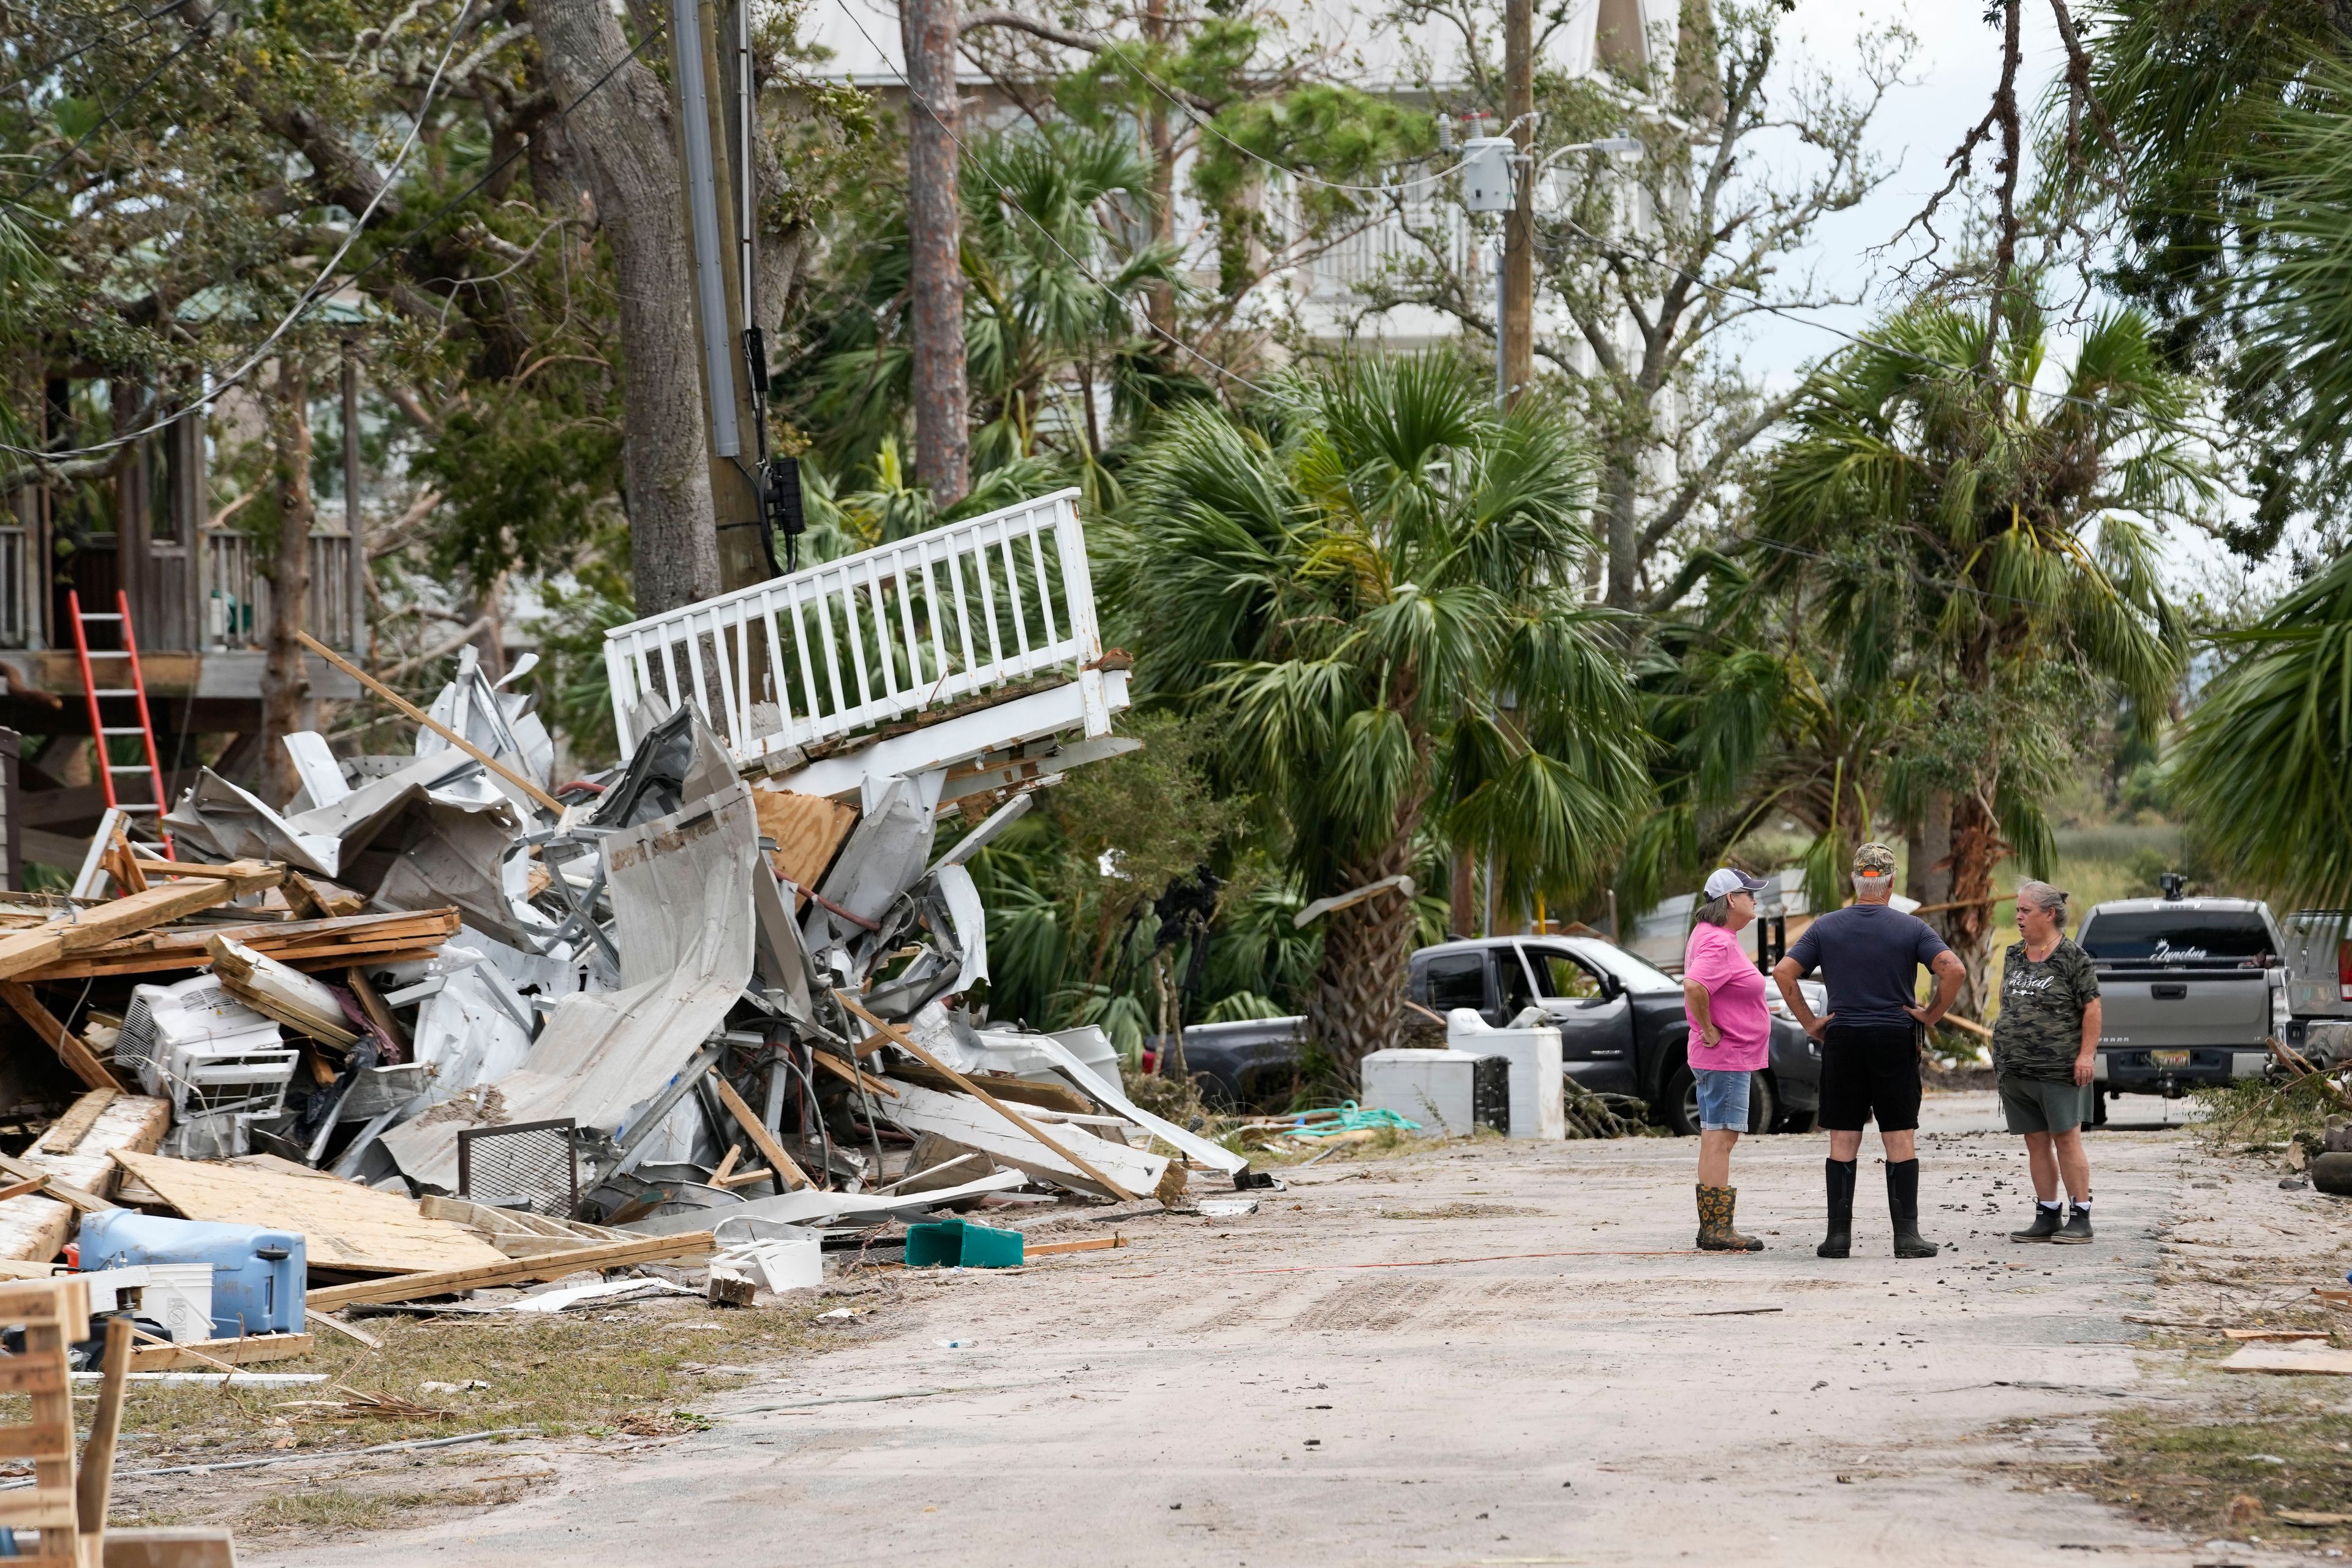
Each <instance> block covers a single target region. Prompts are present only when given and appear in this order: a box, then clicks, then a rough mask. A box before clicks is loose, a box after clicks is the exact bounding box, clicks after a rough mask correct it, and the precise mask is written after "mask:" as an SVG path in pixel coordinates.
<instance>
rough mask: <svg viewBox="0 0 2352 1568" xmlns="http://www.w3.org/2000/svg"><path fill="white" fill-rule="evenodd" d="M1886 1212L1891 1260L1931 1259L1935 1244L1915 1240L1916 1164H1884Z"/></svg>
mask: <svg viewBox="0 0 2352 1568" xmlns="http://www.w3.org/2000/svg"><path fill="white" fill-rule="evenodd" d="M1886 1212H1887V1214H1888V1215H1890V1216H1891V1217H1892V1218H1893V1219H1894V1221H1895V1257H1897V1258H1933V1257H1935V1256H1936V1253H1937V1247H1936V1244H1935V1243H1934V1242H1932V1241H1923V1240H1921V1239H1920V1237H1919V1162H1918V1161H1916V1160H1904V1161H1901V1162H1899V1163H1898V1162H1896V1161H1894V1160H1889V1161H1887V1162H1886Z"/></svg>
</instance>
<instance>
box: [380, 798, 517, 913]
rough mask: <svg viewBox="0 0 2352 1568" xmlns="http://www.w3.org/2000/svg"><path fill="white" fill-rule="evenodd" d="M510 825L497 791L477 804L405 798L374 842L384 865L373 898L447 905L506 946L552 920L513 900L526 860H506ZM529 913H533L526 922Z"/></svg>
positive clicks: (398, 906)
mask: <svg viewBox="0 0 2352 1568" xmlns="http://www.w3.org/2000/svg"><path fill="white" fill-rule="evenodd" d="M516 832H517V825H516V823H515V821H514V816H513V808H512V807H511V806H510V805H508V803H507V801H506V799H505V798H504V797H503V796H501V797H499V799H498V800H496V801H494V802H491V803H490V804H488V805H482V806H450V805H442V804H441V803H440V802H439V801H437V800H435V799H432V798H429V797H428V798H426V799H425V800H423V801H419V802H415V803H413V804H412V805H411V806H410V808H409V810H408V811H407V813H406V814H405V815H404V816H403V817H402V819H401V821H400V823H399V824H398V831H397V833H396V834H394V835H393V836H390V837H386V838H384V839H383V840H382V841H380V842H379V844H378V845H377V846H376V850H377V851H378V852H382V851H384V850H389V851H390V852H391V854H392V856H393V858H392V861H391V864H390V865H389V866H387V867H385V868H384V870H383V877H382V879H381V880H379V881H377V882H376V884H375V888H374V901H375V902H376V903H377V904H378V905H379V906H381V907H383V908H385V909H393V910H432V909H446V908H450V907H453V906H454V907H455V908H456V909H457V912H458V913H459V914H460V915H462V916H463V917H465V921H466V923H467V925H470V926H473V927H475V928H476V929H478V930H479V931H487V932H488V933H489V934H490V935H492V936H495V937H497V938H498V939H499V941H500V942H506V943H508V944H509V945H510V946H514V947H527V946H533V945H535V943H533V942H532V940H531V939H532V936H533V935H534V934H537V933H543V932H546V931H552V930H553V929H554V922H553V921H549V920H547V919H546V918H545V917H544V916H540V915H538V911H536V910H530V907H529V905H527V904H525V903H523V902H522V901H521V900H519V899H518V898H516V897H515V895H516V894H517V893H520V891H521V890H522V885H523V877H524V875H525V874H526V873H527V870H528V865H527V863H526V862H524V861H523V860H521V859H520V857H510V855H509V852H510V851H511V850H512V849H513V847H514V837H515V834H516ZM526 910H529V912H530V915H532V916H533V917H535V918H532V919H529V920H526V919H525V918H524V912H525V911H526Z"/></svg>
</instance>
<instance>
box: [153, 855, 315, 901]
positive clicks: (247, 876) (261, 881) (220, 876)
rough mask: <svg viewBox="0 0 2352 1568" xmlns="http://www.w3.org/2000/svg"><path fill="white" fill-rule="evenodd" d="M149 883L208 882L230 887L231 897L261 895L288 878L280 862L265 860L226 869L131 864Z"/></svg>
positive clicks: (193, 864) (238, 862)
mask: <svg viewBox="0 0 2352 1568" xmlns="http://www.w3.org/2000/svg"><path fill="white" fill-rule="evenodd" d="M132 864H133V865H135V866H136V867H137V868H139V870H140V871H141V873H142V874H143V875H144V876H146V877H147V878H148V879H150V880H151V881H152V880H153V879H156V878H161V877H178V878H182V879H189V880H196V881H202V880H205V879H213V880H215V881H223V882H226V883H228V884H229V891H230V893H231V894H232V895H234V896H240V897H241V896H242V895H244V894H247V893H262V892H267V891H268V890H269V889H272V888H275V887H278V886H279V885H280V884H281V883H283V882H284V881H285V879H286V877H287V874H288V873H287V868H286V867H285V865H284V863H283V862H277V863H273V862H270V861H267V860H231V861H229V862H228V863H227V864H226V865H225V866H205V865H200V864H198V863H197V862H195V861H193V860H148V859H143V858H142V859H140V860H136V861H133V862H132Z"/></svg>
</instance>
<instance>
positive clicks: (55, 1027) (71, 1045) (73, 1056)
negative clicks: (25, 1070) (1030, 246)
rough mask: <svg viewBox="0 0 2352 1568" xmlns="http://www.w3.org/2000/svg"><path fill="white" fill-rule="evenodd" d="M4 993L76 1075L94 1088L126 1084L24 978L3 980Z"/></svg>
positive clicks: (0, 989)
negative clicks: (119, 1079)
mask: <svg viewBox="0 0 2352 1568" xmlns="http://www.w3.org/2000/svg"><path fill="white" fill-rule="evenodd" d="M0 997H5V999H6V1001H7V1003H8V1005H9V1006H11V1007H13V1008H15V1009H16V1016H18V1017H20V1018H22V1019H24V1020H25V1022H26V1023H27V1024H30V1025H31V1026H33V1033H35V1034H36V1035H38V1036H39V1037H41V1043H42V1044H43V1045H45V1046H47V1047H49V1049H51V1050H53V1051H55V1052H57V1053H58V1060H60V1061H62V1062H64V1063H65V1064H66V1066H67V1067H68V1068H71V1069H72V1071H73V1075H74V1077H76V1078H78V1079H81V1081H82V1082H83V1083H85V1084H87V1085H88V1086H89V1087H90V1088H91V1089H110V1090H112V1091H114V1092H116V1093H118V1094H119V1093H121V1089H122V1086H121V1084H119V1083H117V1082H115V1081H114V1075H113V1074H112V1073H110V1072H109V1071H107V1070H106V1064H105V1063H104V1062H101V1061H100V1060H99V1059H98V1057H97V1055H96V1054H95V1053H94V1052H92V1051H91V1050H90V1048H89V1047H88V1046H86V1045H83V1044H82V1043H81V1040H80V1038H79V1037H77V1036H76V1035H75V1034H74V1032H73V1031H72V1030H71V1029H68V1028H67V1027H66V1026H65V1025H64V1024H63V1023H61V1022H60V1021H58V1017H57V1016H56V1015H55V1014H53V1013H51V1012H50V1011H49V1010H48V1009H47V1007H44V1006H42V1005H41V999H40V998H39V997H38V996H36V995H34V994H33V988H32V987H31V986H29V985H27V984H25V983H24V982H23V981H21V980H0Z"/></svg>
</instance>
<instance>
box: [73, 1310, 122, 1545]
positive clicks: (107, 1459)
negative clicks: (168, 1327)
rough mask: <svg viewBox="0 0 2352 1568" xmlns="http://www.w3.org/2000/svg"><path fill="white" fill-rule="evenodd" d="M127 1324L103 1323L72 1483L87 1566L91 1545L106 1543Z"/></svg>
mask: <svg viewBox="0 0 2352 1568" xmlns="http://www.w3.org/2000/svg"><path fill="white" fill-rule="evenodd" d="M131 1333H132V1330H131V1320H130V1319H128V1318H109V1319H108V1320H107V1321H106V1354H105V1358H104V1359H103V1360H102V1361H100V1363H99V1370H100V1373H101V1376H100V1382H99V1385H98V1407H97V1408H96V1409H94V1410H92V1411H91V1412H90V1417H89V1443H88V1444H86V1445H85V1446H84V1447H83V1448H82V1451H81V1474H80V1476H79V1477H78V1478H77V1479H76V1480H75V1483H74V1511H75V1513H76V1514H78V1515H79V1529H80V1531H81V1536H82V1542H83V1545H84V1547H85V1551H84V1552H83V1553H82V1559H83V1562H84V1563H88V1561H89V1556H90V1553H89V1551H88V1550H87V1548H88V1547H89V1546H92V1545H97V1546H99V1547H100V1549H101V1550H102V1549H103V1545H104V1542H105V1540H106V1507H107V1504H108V1503H109V1502H110V1501H111V1500H113V1496H114V1446H115V1439H116V1438H117V1437H119V1436H121V1432H122V1386H123V1380H124V1378H125V1377H126V1376H127V1375H128V1374H129V1373H130V1371H131Z"/></svg>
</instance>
